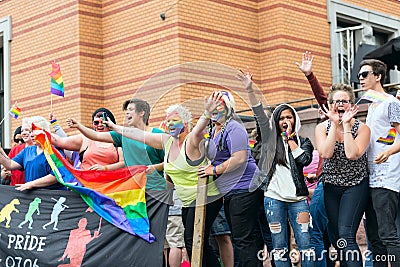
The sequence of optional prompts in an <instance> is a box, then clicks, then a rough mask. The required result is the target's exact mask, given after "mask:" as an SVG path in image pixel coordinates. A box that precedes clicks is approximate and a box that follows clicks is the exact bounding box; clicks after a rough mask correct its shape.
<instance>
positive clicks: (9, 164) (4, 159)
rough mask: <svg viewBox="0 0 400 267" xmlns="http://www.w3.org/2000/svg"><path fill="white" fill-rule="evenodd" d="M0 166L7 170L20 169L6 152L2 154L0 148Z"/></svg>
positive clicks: (2, 151) (0, 148)
mask: <svg viewBox="0 0 400 267" xmlns="http://www.w3.org/2000/svg"><path fill="white" fill-rule="evenodd" d="M0 164H1V165H3V166H4V168H6V169H7V170H19V169H22V166H21V165H19V164H18V163H17V162H15V161H13V160H11V159H10V158H9V157H8V156H7V154H6V152H4V150H3V148H2V147H0Z"/></svg>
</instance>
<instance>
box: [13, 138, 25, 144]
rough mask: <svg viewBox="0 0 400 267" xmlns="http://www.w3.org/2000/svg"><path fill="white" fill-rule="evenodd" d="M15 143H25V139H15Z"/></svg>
mask: <svg viewBox="0 0 400 267" xmlns="http://www.w3.org/2000/svg"><path fill="white" fill-rule="evenodd" d="M14 142H15V143H23V142H24V139H22V138H18V139H14Z"/></svg>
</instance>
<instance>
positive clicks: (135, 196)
mask: <svg viewBox="0 0 400 267" xmlns="http://www.w3.org/2000/svg"><path fill="white" fill-rule="evenodd" d="M32 130H34V131H36V136H35V141H36V142H37V143H38V144H40V145H41V146H42V148H43V152H44V154H45V156H46V159H47V162H48V163H49V165H50V167H51V169H52V170H53V173H54V175H55V177H56V178H57V181H58V182H59V183H60V184H62V185H64V186H66V187H68V188H69V189H71V190H72V191H74V192H76V193H79V194H80V195H81V197H82V199H83V200H84V201H85V202H86V204H88V206H89V207H90V208H92V209H93V210H94V211H95V212H96V213H97V214H99V216H101V217H102V218H104V219H105V220H107V221H108V222H109V223H111V224H113V225H114V226H116V227H118V228H120V229H122V230H124V231H126V232H128V233H130V234H132V235H135V236H138V237H140V238H142V239H144V240H146V241H147V242H149V243H152V242H154V241H155V237H154V236H153V235H152V234H151V233H150V222H149V219H148V216H147V207H146V198H145V188H146V166H132V167H128V168H123V169H118V170H113V171H92V170H89V171H83V170H76V169H74V168H73V167H72V166H71V164H69V163H68V161H67V160H66V159H65V158H63V157H62V156H61V154H60V152H58V150H57V149H55V148H54V147H53V146H52V145H51V143H50V140H51V135H50V133H48V132H47V131H44V130H42V129H41V128H39V127H36V126H35V125H34V124H33V123H32Z"/></svg>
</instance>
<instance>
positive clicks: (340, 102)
mask: <svg viewBox="0 0 400 267" xmlns="http://www.w3.org/2000/svg"><path fill="white" fill-rule="evenodd" d="M329 103H330V104H342V105H345V104H349V103H351V101H350V100H346V99H340V100H331V101H330V102H329Z"/></svg>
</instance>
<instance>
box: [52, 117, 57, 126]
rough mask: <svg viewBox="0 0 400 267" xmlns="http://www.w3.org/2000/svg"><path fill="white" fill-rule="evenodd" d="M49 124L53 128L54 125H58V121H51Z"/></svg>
mask: <svg viewBox="0 0 400 267" xmlns="http://www.w3.org/2000/svg"><path fill="white" fill-rule="evenodd" d="M50 123H51V126H54V125H57V124H58V121H57V119H54V120H51V121H50Z"/></svg>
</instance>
